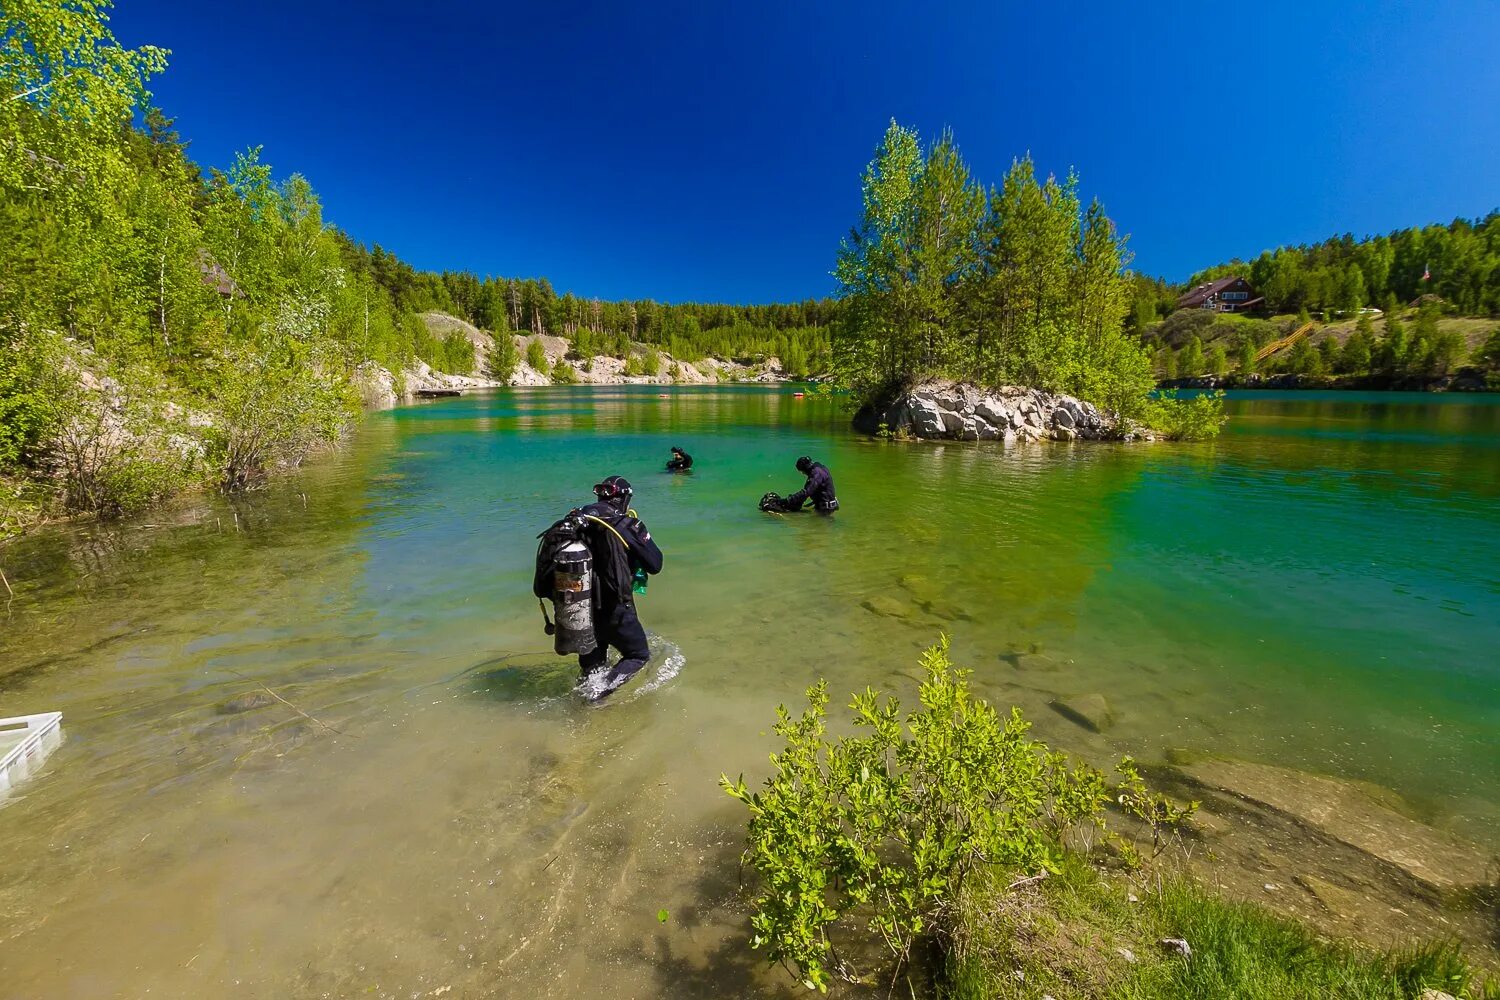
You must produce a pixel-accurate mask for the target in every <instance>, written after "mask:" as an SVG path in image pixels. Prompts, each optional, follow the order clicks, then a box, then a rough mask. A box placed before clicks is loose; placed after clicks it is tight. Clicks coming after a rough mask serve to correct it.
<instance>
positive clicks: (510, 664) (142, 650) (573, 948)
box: [0, 387, 1500, 998]
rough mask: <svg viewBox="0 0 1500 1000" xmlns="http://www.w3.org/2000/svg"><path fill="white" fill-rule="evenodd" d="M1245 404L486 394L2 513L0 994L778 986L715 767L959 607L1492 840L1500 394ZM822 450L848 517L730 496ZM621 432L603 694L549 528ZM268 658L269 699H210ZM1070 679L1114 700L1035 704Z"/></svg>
mask: <svg viewBox="0 0 1500 1000" xmlns="http://www.w3.org/2000/svg"><path fill="white" fill-rule="evenodd" d="M1230 408H1231V412H1232V414H1233V416H1234V421H1233V423H1232V424H1231V425H1230V427H1229V429H1228V430H1227V431H1226V433H1225V435H1224V436H1223V437H1222V438H1221V439H1220V440H1218V441H1217V442H1215V443H1212V444H1201V445H1168V444H1156V445H1134V446H1114V445H1077V446H1068V445H1051V444H1048V445H1041V446H1035V447H1029V448H1020V449H1013V450H1010V451H1005V450H1002V449H1001V448H999V447H997V446H991V445H955V444H946V445H939V444H891V443H880V442H875V441H870V440H865V439H862V438H860V437H857V436H855V435H854V434H853V433H852V432H850V431H849V430H847V414H845V413H843V412H841V411H840V410H839V409H838V407H837V405H836V404H835V403H834V402H832V401H830V400H827V399H819V398H815V397H809V398H807V399H794V398H793V397H792V396H791V395H790V393H789V392H788V391H785V390H781V389H771V390H766V389H761V388H747V387H740V388H733V389H704V390H692V389H676V390H673V391H672V392H671V393H670V395H669V397H668V398H664V399H663V398H658V396H657V392H656V390H655V389H654V388H652V389H649V390H635V389H621V388H592V389H590V388H580V389H577V390H564V389H557V390H521V391H511V392H501V393H497V394H493V395H477V396H473V397H468V398H464V399H460V400H445V401H442V402H438V403H432V404H428V405H419V406H414V407H409V408H405V409H400V410H396V411H391V412H387V413H380V414H375V415H372V416H370V417H369V418H368V419H367V421H366V422H365V425H364V426H363V428H362V429H361V431H360V433H359V435H358V436H357V438H356V439H355V440H354V442H353V443H352V445H351V447H350V448H349V449H348V450H346V451H345V452H343V453H342V454H340V455H338V456H335V457H331V458H326V459H322V460H319V461H318V462H316V463H314V464H313V465H311V466H310V467H309V468H308V469H307V470H306V471H305V472H303V473H302V474H299V475H298V476H295V477H292V478H289V479H286V480H284V481H282V482H279V483H278V484H277V485H276V486H274V487H273V488H272V489H270V490H268V491H266V492H264V493H262V494H259V495H256V496H253V497H250V498H248V499H245V500H243V501H238V502H236V503H235V504H234V505H230V504H229V503H227V502H223V501H200V502H198V503H196V504H194V505H192V506H188V507H184V508H182V509H180V510H178V511H176V512H171V513H164V514H158V515H156V516H154V517H151V518H147V519H145V520H143V521H137V522H132V523H129V524H126V525H123V526H118V527H110V528H105V527H97V526H96V527H83V528H77V529H72V530H61V531H55V532H50V533H47V534H44V535H40V536H37V537H34V538H31V539H27V540H24V541H22V542H21V543H18V544H14V545H12V546H11V547H10V548H8V549H5V550H0V559H3V562H0V565H3V567H4V568H5V570H6V571H7V574H8V576H9V578H10V580H11V582H12V584H13V585H14V586H15V588H16V597H15V598H14V600H12V601H11V602H10V604H9V605H8V608H7V609H6V610H5V611H4V612H0V615H8V617H0V628H3V632H0V715H11V714H20V713H29V712H41V711H50V710H60V711H62V712H63V713H64V718H65V730H66V734H67V742H66V743H65V744H64V745H63V747H62V748H61V749H60V750H59V751H58V752H57V753H56V754H55V755H54V756H53V758H52V760H51V762H50V764H49V767H48V769H47V772H46V773H45V774H44V775H43V776H42V777H40V778H38V779H37V780H36V781H34V782H33V783H32V784H30V785H28V786H27V787H26V788H25V789H24V792H25V794H24V795H22V796H18V797H15V798H12V799H11V800H10V801H9V803H8V804H6V805H4V806H0V844H3V849H0V914H3V920H0V996H7V997H48V998H56V997H79V998H85V997H86V998H93V997H114V996H119V997H138V996H168V997H204V996H226V997H233V996H244V997H320V996H329V997H343V996H352V995H362V996H363V995H369V996H385V997H401V998H407V997H417V996H427V995H432V996H442V995H449V996H465V997H470V996H558V997H593V996H600V997H603V996H608V997H632V996H634V997H651V996H670V997H716V996H741V995H756V996H778V995H781V994H782V993H783V992H788V993H789V991H788V989H787V980H786V978H785V977H784V976H783V975H782V974H780V973H779V972H776V971H774V970H773V971H766V970H764V969H762V968H761V966H760V964H759V963H758V961H756V960H755V959H753V958H752V957H750V956H749V955H747V954H746V950H745V948H744V945H743V936H744V926H745V925H744V917H743V913H742V911H741V910H740V909H739V908H738V906H737V904H736V885H737V879H738V872H737V869H736V857H737V854H738V850H739V847H740V844H741V837H742V829H743V827H742V821H743V816H742V814H741V809H740V807H738V806H737V805H736V804H735V803H733V802H731V801H730V800H728V799H727V798H726V797H725V796H724V795H723V794H722V793H721V792H720V791H719V790H718V789H717V787H716V779H717V777H718V775H719V774H720V772H728V773H729V774H731V775H733V774H739V773H741V772H744V773H746V774H747V775H748V776H751V777H752V778H757V779H758V778H759V777H760V776H762V775H764V773H765V772H766V754H767V753H768V752H769V751H770V750H771V749H773V745H774V744H773V742H772V740H771V739H770V738H769V736H768V730H769V728H770V723H771V722H772V721H773V710H774V708H775V706H776V705H777V704H778V703H781V702H785V703H789V704H791V703H794V702H796V701H797V700H799V699H800V697H801V692H802V690H803V689H804V688H805V687H806V686H807V685H808V684H810V683H812V682H813V681H815V680H816V679H818V678H820V677H826V678H828V679H829V681H830V683H831V686H832V689H833V691H834V692H835V694H836V695H842V694H843V693H846V692H850V691H853V690H855V689H862V688H863V687H864V686H865V685H867V684H869V685H874V686H877V687H882V688H885V689H888V690H892V691H895V692H897V693H899V694H900V695H902V696H903V697H904V698H908V699H910V698H911V697H912V695H913V694H914V693H915V681H914V679H913V678H914V677H915V676H916V670H915V663H916V656H917V653H918V651H919V650H920V649H921V648H923V647H924V646H926V645H928V644H930V643H931V642H932V641H933V640H934V639H935V638H936V637H937V635H938V633H939V632H940V631H945V632H947V633H948V634H950V635H951V636H952V639H953V647H954V654H955V658H956V659H957V660H958V661H959V662H961V663H962V664H965V665H967V666H971V667H972V668H973V669H974V670H975V680H976V684H977V686H978V687H979V688H980V690H981V691H982V692H983V693H984V694H985V695H986V696H988V697H990V698H991V699H993V700H995V701H997V702H1003V703H1008V704H1017V705H1019V706H1021V707H1022V708H1023V709H1024V710H1025V711H1026V713H1027V714H1028V716H1029V717H1030V718H1031V719H1032V720H1033V721H1034V722H1035V724H1036V730H1037V732H1038V734H1039V735H1041V736H1042V737H1044V738H1046V739H1048V740H1051V741H1053V742H1054V743H1056V744H1058V745H1061V746H1065V747H1069V748H1071V749H1075V750H1077V751H1079V752H1082V753H1085V754H1087V755H1089V756H1091V757H1093V758H1095V759H1098V760H1104V759H1106V758H1107V757H1108V756H1109V755H1111V754H1118V753H1121V752H1129V753H1132V754H1134V755H1136V756H1138V757H1140V758H1142V759H1143V760H1146V761H1158V760H1161V759H1163V757H1164V755H1165V754H1166V753H1167V752H1168V751H1169V750H1170V749H1173V748H1187V749H1190V750H1208V751H1214V752H1219V753H1225V754H1231V755H1234V756H1238V757H1243V758H1248V759H1252V760H1260V761H1266V762H1271V763H1277V764H1283V765H1288V766H1292V767H1298V768H1304V769H1307V770H1311V771H1316V772H1319V773H1325V774H1331V775H1335V776H1340V777H1349V778H1357V779H1361V780H1366V781H1371V782H1376V783H1379V784H1381V785H1384V786H1387V787H1389V788H1391V789H1394V790H1395V791H1397V792H1399V793H1401V794H1402V795H1403V796H1405V797H1406V799H1407V800H1408V802H1409V803H1410V804H1411V808H1412V809H1414V810H1416V811H1417V812H1418V813H1419V814H1420V815H1421V816H1422V817H1423V818H1424V819H1426V820H1427V821H1428V822H1430V823H1432V824H1434V825H1436V826H1439V827H1443V828H1446V829H1449V830H1451V831H1453V832H1454V833H1456V834H1458V835H1461V836H1464V837H1466V838H1468V839H1470V840H1473V841H1476V842H1479V843H1481V844H1482V845H1484V846H1485V847H1487V848H1490V849H1494V848H1497V847H1500V834H1497V833H1496V830H1497V829H1500V399H1497V398H1496V397H1457V396H1455V397H1435V396H1403V395H1393V394H1380V395H1355V394H1348V393H1344V394H1316V393H1295V394H1287V395H1271V394H1265V393H1262V394H1253V395H1244V396H1241V397H1239V398H1236V399H1234V400H1232V402H1231V407H1230ZM674 444H680V445H682V446H683V447H685V448H687V449H688V450H689V451H690V452H692V453H693V455H694V456H695V458H696V459H697V464H696V466H695V467H694V470H693V473H692V474H691V475H687V476H669V475H666V474H664V473H661V472H659V471H658V470H659V469H660V467H661V464H662V462H664V461H665V459H666V458H667V452H668V448H669V446H671V445H674ZM800 454H810V455H812V456H814V457H815V458H818V459H821V460H823V461H825V462H826V463H827V464H828V465H829V466H830V467H831V468H832V469H833V471H834V474H835V477H836V480H837V484H838V488H839V495H840V498H841V499H842V501H843V510H842V511H841V512H840V513H839V514H838V515H837V516H836V517H834V518H832V519H825V518H820V517H816V516H812V515H806V516H800V517H776V516H770V515H765V514H761V513H759V512H757V511H756V509H755V501H756V499H757V498H758V497H759V496H760V495H761V494H762V493H764V492H765V491H767V490H772V489H774V490H778V491H780V492H783V493H785V492H790V491H791V490H792V489H794V488H795V487H796V486H798V485H799V477H798V476H797V475H796V473H795V471H794V470H793V469H792V461H793V459H795V458H796V457H797V456H798V455H800ZM610 473H620V474H623V475H625V476H627V477H629V478H630V479H631V480H632V481H633V482H634V483H635V484H636V507H637V508H638V509H639V511H640V513H641V515H642V516H643V517H644V518H645V520H646V522H647V524H648V525H649V526H650V529H651V531H652V533H653V534H654V535H655V536H656V537H657V539H658V540H659V541H660V543H661V546H662V548H663V549H664V551H665V552H666V568H665V571H664V572H663V574H662V575H661V576H660V577H658V578H656V579H655V580H653V582H652V585H651V588H650V592H649V594H648V595H647V596H646V597H645V598H644V599H643V600H642V603H641V608H642V610H641V615H642V618H643V620H644V621H645V623H646V626H647V628H648V629H649V630H650V631H651V632H652V633H653V645H654V646H655V648H656V650H657V656H656V659H655V660H654V661H653V663H652V664H651V666H650V667H649V668H648V670H647V671H646V673H645V674H643V675H642V677H641V678H639V679H638V680H637V681H635V682H633V684H632V686H631V687H630V688H627V689H625V690H624V691H622V692H621V693H620V694H619V695H617V696H616V697H615V698H614V699H612V700H611V701H610V702H609V703H607V704H606V705H604V706H603V707H588V706H585V705H583V704H581V703H580V702H579V700H578V699H577V698H576V697H575V696H573V695H572V694H571V692H570V688H571V685H572V683H573V679H574V668H573V667H572V666H571V665H569V664H567V663H565V662H562V661H560V659H559V658H558V657H556V656H554V655H552V654H551V653H550V650H549V645H548V640H547V639H546V638H545V637H544V636H543V635H542V632H541V615H540V613H539V611H538V610H537V607H536V602H535V601H534V600H533V599H532V598H531V597H530V593H529V586H530V574H531V563H532V556H533V552H534V549H535V544H536V540H535V539H536V534H537V532H538V531H540V530H541V529H542V528H543V527H545V526H546V525H547V524H548V523H550V522H551V521H552V520H553V519H554V518H556V517H557V516H559V515H560V514H561V513H563V512H564V511H566V510H567V509H568V508H569V507H570V506H572V505H576V504H581V503H583V502H585V501H586V500H587V499H589V486H590V485H591V484H592V483H594V482H595V481H597V480H598V479H600V478H601V477H603V476H604V475H607V474H610ZM872 608H873V609H875V610H871V609H872ZM892 612H899V615H900V616H894V615H893V614H892ZM261 684H264V685H267V686H268V687H269V688H271V689H273V690H274V691H275V692H276V693H277V694H278V695H280V696H281V697H283V698H285V699H286V702H289V703H290V705H289V704H286V703H283V702H280V701H275V700H273V699H270V698H269V697H268V696H263V697H262V698H261V699H260V700H262V701H265V702H267V703H266V704H264V705H261V706H260V707H255V708H252V709H251V710H249V711H244V712H238V713H226V712H224V711H223V710H222V706H223V704H224V703H225V702H226V701H228V700H229V699H232V698H235V697H237V696H240V695H245V694H253V693H256V692H261V693H262V695H264V692H263V690H262V688H261V687H260V686H259V685H261ZM1090 692H1100V693H1102V694H1104V695H1105V696H1106V698H1107V699H1108V700H1109V702H1110V703H1111V705H1112V706H1113V708H1114V710H1115V714H1116V717H1117V721H1116V724H1115V725H1114V727H1113V728H1111V729H1110V730H1108V732H1107V733H1106V734H1104V735H1103V736H1100V735H1095V734H1092V733H1087V732H1085V731H1084V730H1082V729H1080V728H1079V727H1078V726H1076V725H1074V724H1073V723H1072V722H1069V721H1068V720H1067V719H1065V718H1064V717H1062V716H1061V715H1059V714H1057V713H1056V712H1054V711H1053V710H1051V709H1050V708H1049V703H1050V702H1051V701H1052V700H1053V699H1054V698H1055V697H1057V696H1059V695H1062V696H1066V695H1072V694H1084V693H1090ZM836 700H837V699H836ZM292 706H295V708H293V707H292ZM299 712H300V713H306V716H311V718H308V717H305V716H304V715H302V714H299ZM662 909H665V910H666V911H667V912H668V919H667V921H666V922H665V923H662V922H660V921H659V920H658V911H659V910H662ZM444 987H451V990H449V991H448V992H447V993H443V992H438V991H442V990H443V988H444Z"/></svg>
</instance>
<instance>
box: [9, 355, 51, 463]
mask: <svg viewBox="0 0 1500 1000" xmlns="http://www.w3.org/2000/svg"><path fill="white" fill-rule="evenodd" d="M61 372H62V348H61V345H60V344H59V343H58V341H57V338H55V337H51V336H47V335H43V334H39V333H37V334H24V333H17V334H14V335H12V336H10V337H8V338H7V337H6V336H5V335H4V334H3V333H0V470H3V469H5V468H6V467H8V466H14V465H17V464H19V463H21V462H22V461H26V460H29V459H32V458H34V457H35V453H36V450H37V448H38V446H39V445H40V444H41V442H42V441H43V440H44V439H45V438H46V437H47V435H48V434H49V432H50V431H51V430H52V429H53V428H54V427H55V426H56V424H57V421H58V419H59V416H60V414H59V412H58V405H57V400H58V396H59V394H60V392H61V390H62V388H63V387H62V386H61V385H60V384H59V383H60V382H61V381H62V377H61Z"/></svg>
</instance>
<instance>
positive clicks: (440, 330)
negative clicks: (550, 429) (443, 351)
mask: <svg viewBox="0 0 1500 1000" xmlns="http://www.w3.org/2000/svg"><path fill="white" fill-rule="evenodd" d="M422 320H423V322H425V323H426V324H427V328H428V330H429V331H431V333H432V334H433V336H435V337H438V338H442V337H445V336H448V335H450V334H452V333H455V332H456V333H461V334H463V335H464V336H465V337H466V338H468V340H469V342H470V343H471V344H473V345H474V357H475V359H476V360H477V361H478V364H479V367H480V369H481V370H482V371H483V370H487V360H488V359H489V358H490V356H491V352H492V351H493V350H494V347H495V335H493V334H490V333H488V332H486V331H484V330H481V329H479V328H478V327H476V326H474V325H472V324H470V323H467V322H465V321H463V320H461V319H458V318H457V317H455V316H449V315H448V314H447V313H423V314H422ZM508 336H510V337H511V338H512V339H513V340H514V342H515V347H516V355H517V357H518V358H519V359H520V360H518V361H517V363H516V367H515V371H514V372H513V373H512V374H511V375H510V377H509V378H506V379H498V378H493V377H490V376H487V375H449V374H447V373H445V372H440V371H437V370H436V369H434V368H432V367H431V366H430V365H428V364H427V363H426V362H424V361H418V362H416V364H414V365H413V366H411V367H410V368H407V369H406V370H405V371H403V372H402V373H401V376H402V377H401V378H400V379H398V378H397V377H396V375H395V374H394V373H393V372H391V371H390V370H389V369H386V368H383V367H381V366H379V365H377V364H376V363H375V362H373V361H367V362H365V363H364V364H363V365H361V366H360V367H359V368H358V369H357V370H356V372H355V384H356V385H357V387H358V388H359V392H360V396H361V398H362V399H363V401H364V404H365V406H366V407H367V408H370V409H377V410H380V409H389V408H390V407H392V406H395V405H397V404H398V403H400V402H403V401H409V400H410V399H411V398H412V396H413V395H414V394H415V393H417V392H418V391H420V390H423V389H499V388H505V387H507V386H541V385H555V384H558V382H557V379H554V378H553V377H552V372H553V371H554V370H555V369H556V366H557V364H558V363H559V362H562V361H567V362H568V364H569V365H570V366H571V367H572V369H573V375H572V378H571V379H570V383H576V384H579V385H676V384H687V385H715V384H718V383H721V382H790V381H793V378H792V376H791V375H790V374H788V373H787V372H786V371H785V370H784V369H783V368H782V366H781V360H780V359H779V358H776V357H770V358H766V359H765V360H764V361H761V362H757V363H744V362H739V361H726V360H722V359H719V358H705V359H703V360H701V361H696V362H689V361H681V360H679V359H677V358H674V357H673V356H672V355H671V354H669V353H668V352H666V351H663V350H660V349H657V352H656V353H657V360H658V366H659V371H658V373H657V374H656V375H627V374H626V373H625V368H626V362H625V359H624V358H617V357H612V356H610V355H607V354H600V355H595V356H594V357H592V358H570V357H568V352H569V351H570V349H571V343H570V342H569V341H568V340H567V339H565V338H563V337H557V336H552V335H550V334H528V335H524V336H523V335H520V334H509V335H508ZM533 343H538V344H540V345H541V349H542V354H543V355H544V356H545V357H546V359H547V363H546V368H545V370H539V369H536V368H533V367H532V366H531V365H530V364H529V363H527V361H526V356H527V352H528V350H529V349H530V347H531V345H532V344H533ZM637 347H638V348H639V349H637V350H635V351H634V353H635V354H637V355H639V356H644V354H645V352H646V350H647V348H644V347H639V345H637ZM398 388H399V389H400V390H401V391H399V392H398V391H397V390H398Z"/></svg>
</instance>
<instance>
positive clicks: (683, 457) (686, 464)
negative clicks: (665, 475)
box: [667, 448, 693, 472]
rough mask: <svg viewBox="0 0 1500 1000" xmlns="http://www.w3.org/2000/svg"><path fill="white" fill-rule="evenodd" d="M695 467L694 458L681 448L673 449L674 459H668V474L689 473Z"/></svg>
mask: <svg viewBox="0 0 1500 1000" xmlns="http://www.w3.org/2000/svg"><path fill="white" fill-rule="evenodd" d="M692 467H693V456H692V455H689V454H688V453H687V452H685V451H683V450H682V449H681V448H673V449H672V457H671V458H669V459H667V471H668V472H687V471H688V470H689V469H691V468H692Z"/></svg>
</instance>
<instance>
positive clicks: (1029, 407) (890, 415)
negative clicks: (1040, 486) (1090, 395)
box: [854, 381, 1152, 445]
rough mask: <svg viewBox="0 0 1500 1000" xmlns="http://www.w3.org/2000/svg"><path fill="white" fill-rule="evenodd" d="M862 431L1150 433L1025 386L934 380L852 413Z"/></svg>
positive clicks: (1097, 437) (1009, 439)
mask: <svg viewBox="0 0 1500 1000" xmlns="http://www.w3.org/2000/svg"><path fill="white" fill-rule="evenodd" d="M854 428H855V430H858V431H861V432H863V433H865V434H877V435H881V436H889V437H896V438H918V439H923V440H949V441H1000V442H1002V443H1004V444H1006V445H1013V444H1018V443H1026V442H1031V441H1043V440H1050V441H1078V440H1083V441H1134V440H1149V439H1151V437H1152V435H1151V434H1150V432H1148V431H1145V430H1144V429H1142V428H1140V427H1137V426H1135V425H1134V424H1131V423H1129V422H1128V421H1120V420H1118V419H1117V418H1116V417H1115V416H1114V415H1113V414H1110V413H1106V412H1103V411H1101V410H1099V409H1098V408H1097V407H1095V406H1094V404H1092V403H1088V402H1085V401H1083V400H1081V399H1077V398H1075V397H1073V396H1067V395H1064V394H1062V393H1054V392H1047V391H1046V390H1044V389H1031V388H1026V387H1024V386H1001V387H1000V388H998V389H980V388H979V387H977V386H974V385H968V384H965V383H960V382H946V381H934V382H924V383H921V384H919V385H915V386H912V387H910V388H907V389H903V390H901V391H900V392H897V393H896V394H894V395H893V396H892V397H891V398H889V399H888V400H885V401H883V402H879V403H874V404H866V405H865V406H863V407H861V408H860V410H859V412H857V413H856V414H855V415H854Z"/></svg>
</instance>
